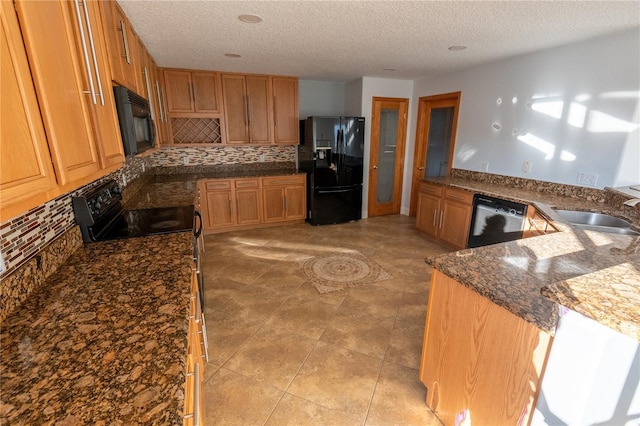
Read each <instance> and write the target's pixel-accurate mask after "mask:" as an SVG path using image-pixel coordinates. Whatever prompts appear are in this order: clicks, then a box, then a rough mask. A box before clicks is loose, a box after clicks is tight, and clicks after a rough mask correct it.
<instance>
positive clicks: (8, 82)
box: [0, 1, 56, 222]
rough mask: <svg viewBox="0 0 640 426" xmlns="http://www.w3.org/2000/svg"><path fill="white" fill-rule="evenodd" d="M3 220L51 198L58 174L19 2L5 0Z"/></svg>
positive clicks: (0, 142)
mask: <svg viewBox="0 0 640 426" xmlns="http://www.w3.org/2000/svg"><path fill="white" fill-rule="evenodd" d="M0 23H1V24H2V34H1V36H2V40H1V42H2V46H1V50H0V57H1V58H2V60H1V61H0V66H1V74H0V93H2V96H0V110H1V111H2V115H1V116H0V132H1V133H0V152H2V155H0V200H2V209H0V222H4V221H5V220H7V219H9V218H10V217H12V216H14V215H15V214H18V213H21V212H23V211H26V210H28V209H30V208H32V207H35V206H36V205H38V204H40V203H42V202H44V201H46V199H47V196H46V192H47V191H49V190H51V189H52V188H54V187H55V185H56V181H55V175H54V173H53V166H52V164H51V158H50V157H49V148H48V146H47V139H46V136H45V131H44V126H43V124H42V120H41V118H40V111H39V109H38V101H37V98H36V93H35V88H34V87H33V80H32V79H31V72H30V70H29V64H28V62H27V56H26V52H25V48H24V44H23V42H22V37H21V35H20V28H19V25H18V20H17V18H16V14H15V10H14V8H13V3H11V2H4V1H3V2H1V3H0Z"/></svg>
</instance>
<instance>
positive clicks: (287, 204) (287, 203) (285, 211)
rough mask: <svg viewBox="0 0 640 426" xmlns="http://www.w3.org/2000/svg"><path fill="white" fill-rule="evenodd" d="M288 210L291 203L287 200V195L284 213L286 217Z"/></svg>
mask: <svg viewBox="0 0 640 426" xmlns="http://www.w3.org/2000/svg"><path fill="white" fill-rule="evenodd" d="M287 208H289V202H288V200H287V196H286V195H285V196H284V213H285V215H286V213H287Z"/></svg>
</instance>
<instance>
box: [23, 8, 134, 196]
mask: <svg viewBox="0 0 640 426" xmlns="http://www.w3.org/2000/svg"><path fill="white" fill-rule="evenodd" d="M15 5H16V10H17V14H18V18H19V21H20V26H21V30H22V37H23V40H24V43H25V47H26V51H27V56H28V58H29V63H30V65H31V72H32V76H33V80H34V83H35V88H36V92H37V95H38V102H39V107H40V112H41V115H42V119H43V121H44V127H45V130H46V135H47V140H48V146H49V150H50V153H51V157H52V159H53V165H54V169H55V171H56V175H57V182H58V185H59V188H58V189H59V191H60V192H66V191H69V190H72V189H75V188H77V187H79V186H81V185H83V184H86V183H88V182H90V181H92V180H95V179H97V178H99V177H101V176H103V175H104V174H106V173H108V172H110V171H112V170H115V169H116V168H117V167H119V166H120V165H121V164H122V163H123V161H124V152H123V147H122V141H121V138H120V129H119V125H118V118H117V113H116V109H115V101H114V97H113V92H112V90H111V74H110V72H109V68H108V56H107V53H106V48H105V40H104V33H103V32H102V25H101V24H100V22H101V15H100V10H99V8H98V2H96V1H85V2H81V3H74V2H64V1H51V2H30V1H22V0H19V1H16V2H15ZM85 8H86V9H85ZM78 18H80V19H81V21H78ZM83 40H84V43H85V44H86V45H87V46H88V47H87V50H86V51H85V50H84V49H83ZM98 75H99V76H100V78H98Z"/></svg>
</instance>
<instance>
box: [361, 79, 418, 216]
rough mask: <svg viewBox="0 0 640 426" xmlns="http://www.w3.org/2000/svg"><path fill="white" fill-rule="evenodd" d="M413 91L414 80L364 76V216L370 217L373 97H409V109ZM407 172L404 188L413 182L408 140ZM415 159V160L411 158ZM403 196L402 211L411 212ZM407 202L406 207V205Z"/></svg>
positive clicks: (411, 156)
mask: <svg viewBox="0 0 640 426" xmlns="http://www.w3.org/2000/svg"><path fill="white" fill-rule="evenodd" d="M412 92H413V81H411V80H393V79H388V78H374V77H363V78H362V96H361V99H362V105H361V108H360V113H359V115H360V116H362V117H364V118H365V129H366V130H365V132H364V176H363V187H362V217H363V218H365V217H368V202H367V197H368V193H369V155H370V146H371V109H372V106H373V102H372V98H373V97H374V96H378V97H389V98H408V99H409V109H411V108H412V102H411V95H412ZM413 123H414V122H413V120H412V119H411V117H408V122H407V138H408V136H409V129H411V128H412V127H414V124H413ZM404 158H405V160H404V161H405V172H404V175H405V176H404V178H403V184H402V185H403V188H405V187H406V186H408V185H410V182H411V165H410V164H409V159H413V148H412V147H411V148H410V147H409V143H408V140H407V141H406V143H405V157H404ZM411 161H413V160H411ZM404 198H405V197H404V196H403V200H402V207H401V213H402V214H405V215H408V214H409V201H408V200H406V203H405V199H404ZM405 204H406V207H405Z"/></svg>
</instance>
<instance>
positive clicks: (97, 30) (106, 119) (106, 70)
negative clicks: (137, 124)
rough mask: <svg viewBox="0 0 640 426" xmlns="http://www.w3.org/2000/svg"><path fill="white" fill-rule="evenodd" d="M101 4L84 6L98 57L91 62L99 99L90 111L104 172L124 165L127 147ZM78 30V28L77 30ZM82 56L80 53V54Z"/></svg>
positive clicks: (86, 0) (87, 28)
mask: <svg viewBox="0 0 640 426" xmlns="http://www.w3.org/2000/svg"><path fill="white" fill-rule="evenodd" d="M98 3H99V2H98V1H88V0H85V1H84V2H83V5H82V6H81V7H86V8H87V12H88V13H87V16H88V17H89V22H87V21H86V17H85V21H84V26H85V29H86V31H88V32H89V31H90V32H91V38H92V39H93V44H91V43H90V45H91V46H93V49H94V51H93V52H90V54H95V58H96V61H95V63H93V62H92V63H90V64H89V65H90V70H89V72H93V71H94V69H92V68H91V67H92V66H93V67H97V72H93V76H94V79H95V80H96V91H98V92H99V98H98V99H97V100H96V103H95V104H93V105H92V108H91V112H92V114H93V116H94V124H93V125H94V128H95V129H96V133H97V141H98V151H99V154H100V164H101V166H102V168H103V169H107V168H111V167H116V166H120V165H122V163H124V148H123V146H122V137H121V133H120V125H119V122H118V113H117V111H116V102H115V98H114V95H113V90H112V89H111V69H110V67H109V53H108V52H107V48H106V44H107V43H106V37H105V34H104V30H103V26H102V21H101V19H102V17H101V12H100V8H99V5H98ZM76 28H77V27H76ZM78 43H81V41H80V40H77V46H81V44H78ZM81 54H82V53H81V52H79V55H81Z"/></svg>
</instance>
